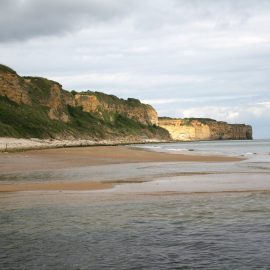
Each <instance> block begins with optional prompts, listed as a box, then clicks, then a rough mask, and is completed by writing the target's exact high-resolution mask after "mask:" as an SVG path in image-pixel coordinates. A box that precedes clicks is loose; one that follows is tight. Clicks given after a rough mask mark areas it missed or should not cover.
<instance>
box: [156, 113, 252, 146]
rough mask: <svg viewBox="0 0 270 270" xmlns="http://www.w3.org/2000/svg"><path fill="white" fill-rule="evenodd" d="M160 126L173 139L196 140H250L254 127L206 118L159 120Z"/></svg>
mask: <svg viewBox="0 0 270 270" xmlns="http://www.w3.org/2000/svg"><path fill="white" fill-rule="evenodd" d="M159 126H160V127H162V128H164V129H166V130H168V131H169V133H170V135H171V137H172V139H174V140H179V141H196V140H250V139H252V127H251V126H249V125H244V124H228V123H226V122H219V121H216V120H213V119H205V118H185V119H172V118H159Z"/></svg>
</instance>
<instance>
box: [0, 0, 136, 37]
mask: <svg viewBox="0 0 270 270" xmlns="http://www.w3.org/2000/svg"><path fill="white" fill-rule="evenodd" d="M133 3H134V1H133V0H129V1H121V0H114V1H106V0H90V1H87V0H76V1H72V0H57V1H55V0H2V1H1V9H0V41H10V40H26V39H29V38H32V37H36V36H47V35H56V34H63V33H67V32H72V31H75V30H79V29H80V28H83V27H86V26H87V25H88V24H91V23H101V22H103V23H104V22H107V21H110V20H112V19H115V18H117V17H121V16H123V15H125V14H127V13H129V12H130V11H131V9H132V5H133Z"/></svg>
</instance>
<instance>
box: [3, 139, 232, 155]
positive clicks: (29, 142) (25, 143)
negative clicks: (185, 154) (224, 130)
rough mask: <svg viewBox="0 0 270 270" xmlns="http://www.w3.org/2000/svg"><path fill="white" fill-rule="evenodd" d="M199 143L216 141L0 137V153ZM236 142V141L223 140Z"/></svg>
mask: <svg viewBox="0 0 270 270" xmlns="http://www.w3.org/2000/svg"><path fill="white" fill-rule="evenodd" d="M200 141H217V140H194V141H191V140H188V141H185V140H183V141H178V140H158V139H142V140H134V141H132V140H130V139H122V140H121V139H115V140H87V139H78V140H76V139H70V140H58V139H38V138H29V139H25V138H12V137H0V153H12V152H20V151H28V150H42V149H58V148H72V147H93V146H124V145H136V144H155V143H157V144H159V143H181V142H182V143H189V142H190V143H192V142H200ZM224 141H237V140H224Z"/></svg>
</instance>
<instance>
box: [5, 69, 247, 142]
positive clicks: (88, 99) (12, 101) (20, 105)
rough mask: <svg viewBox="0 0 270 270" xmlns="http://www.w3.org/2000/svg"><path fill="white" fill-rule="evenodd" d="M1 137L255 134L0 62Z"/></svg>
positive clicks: (198, 137) (238, 136) (202, 137)
mask: <svg viewBox="0 0 270 270" xmlns="http://www.w3.org/2000/svg"><path fill="white" fill-rule="evenodd" d="M0 136H17V137H27V136H28V137H40V138H44V137H53V138H55V137H58V138H64V137H65V138H69V137H72V138H82V137H84V138H89V137H90V138H94V139H97V140H98V139H100V138H115V137H120V138H122V137H128V138H132V140H134V141H141V140H142V138H143V139H149V138H151V139H153V138H154V139H155V138H157V139H162V140H167V141H169V140H172V139H173V140H181V141H187V140H219V139H252V128H251V126H247V125H230V124H227V123H225V122H217V121H215V120H211V119H195V118H193V119H171V118H160V119H158V115H157V112H156V111H155V109H154V108H153V107H152V106H150V105H147V104H143V103H141V102H140V101H139V100H137V99H133V98H128V99H127V100H124V99H120V98H118V97H116V96H114V95H107V94H104V93H101V92H93V91H86V92H76V91H71V92H68V91H65V90H63V89H62V86H61V84H59V83H57V82H55V81H51V80H48V79H45V78H40V77H21V76H19V75H18V74H17V73H16V72H15V71H14V70H12V69H10V68H8V67H6V66H4V65H0Z"/></svg>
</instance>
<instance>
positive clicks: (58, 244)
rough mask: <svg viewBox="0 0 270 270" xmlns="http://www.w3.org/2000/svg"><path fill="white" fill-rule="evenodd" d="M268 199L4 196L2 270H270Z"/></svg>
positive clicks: (261, 196) (260, 194)
mask: <svg viewBox="0 0 270 270" xmlns="http://www.w3.org/2000/svg"><path fill="white" fill-rule="evenodd" d="M269 195H270V194H269V193H268V192H257V193H247V192H245V193H239V194H234V193H215V194H211V193H210V194H190V195H168V196H165V195H162V196H160V195H144V196H141V195H135V194H134V195H131V196H130V195H129V196H125V195H123V194H122V195H121V194H118V195H117V194H115V195H112V194H100V193H95V192H92V193H91V192H80V193H78V192H77V193H72V192H69V193H63V192H61V193H57V192H54V193H46V194H37V193H34V194H33V193H30V192H28V193H27V192H22V193H20V195H17V196H16V197H15V198H14V197H13V198H11V196H10V195H7V194H4V195H3V194H1V195H0V200H1V212H0V217H1V218H0V239H1V246H0V249H1V252H0V254H1V257H0V262H1V263H0V266H1V269H196V268H200V269H269V266H270V257H269V251H270V233H269V232H270V218H269V217H270V196H269Z"/></svg>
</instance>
